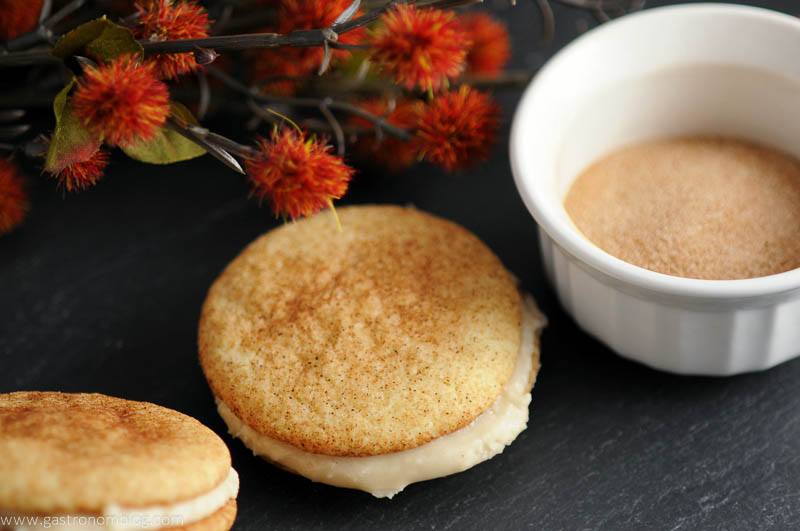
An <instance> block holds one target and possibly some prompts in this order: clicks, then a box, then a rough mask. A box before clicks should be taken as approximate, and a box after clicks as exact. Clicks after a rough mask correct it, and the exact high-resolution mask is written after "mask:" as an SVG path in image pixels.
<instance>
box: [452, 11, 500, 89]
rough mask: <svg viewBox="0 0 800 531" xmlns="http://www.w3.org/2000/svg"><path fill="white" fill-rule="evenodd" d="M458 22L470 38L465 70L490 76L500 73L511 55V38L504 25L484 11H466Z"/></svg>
mask: <svg viewBox="0 0 800 531" xmlns="http://www.w3.org/2000/svg"><path fill="white" fill-rule="evenodd" d="M460 22H461V27H462V28H464V31H466V32H467V33H468V34H469V36H470V38H471V39H472V46H471V47H470V49H469V52H467V70H469V71H470V72H475V73H476V74H485V75H490V76H492V75H497V74H498V73H500V72H501V71H502V70H503V68H504V67H505V66H506V63H507V62H508V59H509V58H510V57H511V40H510V39H509V37H508V30H507V29H506V27H505V25H504V24H503V23H502V22H500V21H499V20H496V19H494V18H492V17H491V16H489V15H487V14H486V13H467V14H466V15H464V16H463V17H461V19H460Z"/></svg>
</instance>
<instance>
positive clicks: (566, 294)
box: [539, 228, 800, 376]
mask: <svg viewBox="0 0 800 531" xmlns="http://www.w3.org/2000/svg"><path fill="white" fill-rule="evenodd" d="M539 241H540V247H541V252H542V259H543V261H544V265H545V270H546V271H547V276H548V278H549V279H550V281H551V283H552V285H553V287H554V289H555V290H556V292H557V294H558V297H559V300H560V301H561V304H562V305H563V306H564V308H565V309H566V310H567V311H568V312H569V313H570V314H571V315H572V316H573V318H574V319H575V321H576V322H577V323H578V325H580V327H581V328H583V329H584V330H586V331H587V332H588V333H590V334H592V335H593V336H595V337H597V338H598V339H600V340H601V341H602V342H603V343H605V344H606V345H608V346H609V347H610V348H611V349H613V350H614V351H616V352H617V353H619V354H620V355H622V356H624V357H626V358H629V359H632V360H635V361H638V362H640V363H644V364H646V365H649V366H651V367H653V368H656V369H660V370H665V371H670V372H675V373H680V374H697V375H715V376H727V375H732V374H738V373H742V372H750V371H758V370H762V369H768V368H770V367H773V366H775V365H777V364H779V363H781V362H784V361H786V360H788V359H791V358H793V357H795V356H797V355H798V354H800V296H798V295H795V296H793V297H792V296H790V297H779V298H777V299H772V300H760V299H756V300H751V301H745V300H741V301H733V302H726V303H720V302H709V301H707V302H698V301H694V300H692V299H691V298H681V297H676V298H670V297H664V298H662V297H659V296H658V295H657V294H655V293H652V292H648V291H646V290H640V289H637V288H636V287H635V286H633V285H629V284H624V283H621V282H620V281H618V280H616V279H613V278H611V277H608V276H606V275H604V274H602V273H600V272H599V271H596V270H592V269H591V268H589V267H588V266H587V265H586V264H584V263H583V262H581V261H580V260H579V259H577V258H575V257H573V256H571V255H570V254H569V253H567V252H566V251H565V250H564V249H562V248H561V247H559V245H558V244H557V243H555V242H554V241H553V239H551V238H550V236H548V235H547V233H546V232H545V231H544V230H542V229H541V228H540V229H539Z"/></svg>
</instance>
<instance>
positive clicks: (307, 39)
mask: <svg viewBox="0 0 800 531" xmlns="http://www.w3.org/2000/svg"><path fill="white" fill-rule="evenodd" d="M84 1H85V0H73V2H71V3H70V4H68V6H71V5H72V4H74V3H76V2H84ZM477 1H480V0H389V1H388V2H386V3H385V4H383V5H381V6H380V7H377V8H375V9H372V10H370V11H368V12H367V13H365V14H364V15H361V16H359V17H356V18H353V19H350V20H348V21H347V22H344V23H341V24H334V25H332V26H331V27H329V28H319V29H311V30H297V31H293V32H291V33H285V34H281V33H250V34H242V35H215V36H211V37H205V38H202V39H178V40H166V41H149V40H140V41H139V44H141V45H142V48H143V49H144V51H145V53H146V54H153V53H185V52H192V51H194V50H195V49H197V48H198V47H199V48H213V49H215V50H217V51H235V50H251V49H259V48H277V47H281V46H295V47H315V46H324V45H325V44H326V43H328V45H335V43H336V42H337V41H338V38H339V35H341V34H343V33H347V32H349V31H353V30H355V29H357V28H361V27H363V26H366V25H368V24H370V23H372V22H374V21H376V20H377V19H378V18H379V17H380V16H381V15H382V14H384V13H385V12H386V11H387V10H388V9H389V8H391V7H392V6H394V5H396V4H400V3H414V4H418V5H423V6H430V7H440V8H450V7H458V6H462V5H468V4H472V3H476V2H477ZM66 7H67V6H65V8H66ZM65 8H63V9H65ZM63 9H62V11H63ZM53 16H54V17H55V16H56V15H53ZM53 61H54V58H53V57H51V56H50V53H49V51H48V50H37V51H36V52H32V53H27V54H25V55H20V54H18V53H7V54H4V55H0V67H7V66H20V65H30V64H39V63H47V62H53Z"/></svg>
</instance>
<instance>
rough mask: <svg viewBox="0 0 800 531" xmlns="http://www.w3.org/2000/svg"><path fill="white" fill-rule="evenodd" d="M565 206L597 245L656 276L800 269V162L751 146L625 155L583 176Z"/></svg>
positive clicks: (671, 146)
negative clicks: (661, 274)
mask: <svg viewBox="0 0 800 531" xmlns="http://www.w3.org/2000/svg"><path fill="white" fill-rule="evenodd" d="M565 207H566V210H567V212H568V213H569V215H570V217H571V218H572V220H573V222H574V223H575V225H576V226H577V227H578V229H580V231H581V232H583V234H584V235H585V236H586V237H587V238H588V239H589V240H590V241H592V242H593V243H594V244H595V245H597V246H598V247H600V248H601V249H603V250H604V251H606V252H607V253H609V254H611V255H613V256H616V257H617V258H620V259H622V260H625V261H626V262H630V263H632V264H635V265H638V266H640V267H644V268H646V269H650V270H653V271H658V272H660V273H666V274H668V275H674V276H680V277H689V278H700V279H716V280H723V279H742V278H753V277H760V276H765V275H772V274H776V273H781V272H784V271H789V270H791V269H795V268H797V267H800V161H798V160H797V159H795V158H794V157H792V156H790V155H788V154H785V153H782V152H779V151H776V150H774V149H770V148H767V147H763V146H759V145H756V144H753V143H750V142H746V141H741V140H734V139H729V138H717V137H685V138H674V139H667V140H660V141H655V142H649V143H645V144H640V145H635V146H632V147H628V148H624V149H622V150H619V151H616V152H614V153H612V154H610V155H608V156H606V157H604V158H602V159H600V160H599V161H597V162H595V163H594V164H593V165H592V166H590V167H589V168H588V169H587V170H585V171H584V172H583V173H582V174H581V175H580V176H579V177H578V178H577V179H576V181H575V183H574V184H573V185H572V187H571V189H570V190H569V193H568V194H567V198H566V201H565Z"/></svg>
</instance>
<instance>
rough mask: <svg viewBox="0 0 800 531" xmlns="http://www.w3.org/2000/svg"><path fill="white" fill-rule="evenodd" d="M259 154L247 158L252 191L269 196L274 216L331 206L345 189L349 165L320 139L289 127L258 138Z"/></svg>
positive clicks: (307, 212) (305, 213)
mask: <svg viewBox="0 0 800 531" xmlns="http://www.w3.org/2000/svg"><path fill="white" fill-rule="evenodd" d="M258 147H259V150H260V152H259V155H258V157H256V158H253V159H251V160H248V161H247V173H248V175H249V176H250V180H251V182H252V185H253V192H254V193H255V195H257V196H258V197H259V198H260V199H262V200H263V199H264V198H269V200H270V203H271V205H272V210H273V211H274V212H275V214H276V215H278V216H284V217H289V218H291V219H297V218H299V217H302V216H310V215H311V214H314V213H316V212H319V211H320V210H322V209H323V208H326V207H328V206H331V204H332V201H333V200H334V199H339V198H340V197H342V196H343V195H344V194H345V192H347V186H348V184H349V183H350V179H351V178H352V176H353V173H354V172H353V169H352V168H350V167H349V166H348V165H347V164H345V163H344V161H343V160H342V158H341V157H337V156H336V155H332V154H331V153H330V149H331V148H330V146H328V145H326V144H325V143H324V142H322V141H320V140H317V139H314V138H306V136H305V134H304V133H300V132H297V131H295V130H293V129H284V130H283V131H277V130H276V131H274V132H273V133H272V137H271V138H270V139H269V140H267V139H264V138H261V139H259V140H258Z"/></svg>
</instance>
